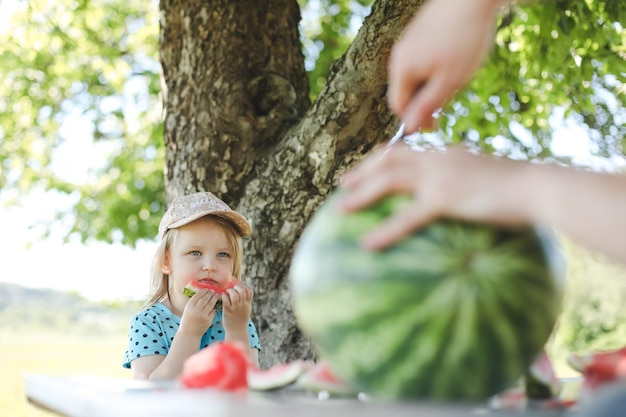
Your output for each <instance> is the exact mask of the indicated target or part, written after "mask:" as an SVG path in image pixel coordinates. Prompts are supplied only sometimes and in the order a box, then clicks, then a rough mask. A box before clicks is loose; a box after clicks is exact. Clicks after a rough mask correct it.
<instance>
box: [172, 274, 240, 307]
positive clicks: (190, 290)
mask: <svg viewBox="0 0 626 417" xmlns="http://www.w3.org/2000/svg"><path fill="white" fill-rule="evenodd" d="M240 283H241V282H240V281H239V280H238V279H237V278H235V277H233V278H231V280H230V281H228V282H227V283H226V285H224V286H223V287H221V286H219V285H217V284H216V283H215V282H213V281H209V280H203V279H201V280H191V282H189V284H187V285H186V286H185V288H184V289H183V294H185V295H186V296H187V297H189V298H191V297H192V296H193V295H194V294H195V293H197V292H198V290H200V289H203V288H205V289H207V290H213V291H215V294H217V295H221V294H224V293H225V292H226V290H228V289H230V288H233V287H234V286H235V285H237V284H240ZM214 308H215V310H221V309H222V300H217V302H216V303H215V307H214Z"/></svg>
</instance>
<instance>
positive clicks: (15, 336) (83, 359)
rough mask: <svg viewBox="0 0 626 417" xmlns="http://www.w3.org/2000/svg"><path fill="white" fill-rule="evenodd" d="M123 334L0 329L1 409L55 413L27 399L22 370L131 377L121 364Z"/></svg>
mask: <svg viewBox="0 0 626 417" xmlns="http://www.w3.org/2000/svg"><path fill="white" fill-rule="evenodd" d="M126 341H127V339H126V334H119V335H105V336H103V337H101V338H95V337H93V336H92V337H88V338H84V337H81V336H79V335H72V334H62V333H49V334H46V333H32V332H27V333H20V332H11V333H5V332H3V333H0V369H1V370H2V376H1V377H0V410H2V415H5V416H11V417H58V415H57V414H53V413H50V412H47V411H44V410H41V409H39V408H37V407H35V406H33V405H31V404H29V403H28V401H27V399H26V395H25V392H24V373H25V372H28V373H38V374H46V375H81V374H90V375H105V376H117V377H126V378H130V377H131V374H130V370H127V369H124V368H122V358H123V355H124V350H125V349H126Z"/></svg>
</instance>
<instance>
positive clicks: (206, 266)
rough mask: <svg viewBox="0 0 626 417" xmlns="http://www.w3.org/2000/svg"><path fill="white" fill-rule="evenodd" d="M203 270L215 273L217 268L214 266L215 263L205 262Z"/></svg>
mask: <svg viewBox="0 0 626 417" xmlns="http://www.w3.org/2000/svg"><path fill="white" fill-rule="evenodd" d="M202 270H203V271H215V266H214V265H213V262H211V261H206V262H204V265H203V266H202Z"/></svg>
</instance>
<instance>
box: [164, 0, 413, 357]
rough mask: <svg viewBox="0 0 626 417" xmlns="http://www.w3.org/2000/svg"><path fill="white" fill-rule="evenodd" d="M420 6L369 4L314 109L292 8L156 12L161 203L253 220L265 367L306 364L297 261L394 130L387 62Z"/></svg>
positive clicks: (227, 4)
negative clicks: (325, 210)
mask: <svg viewBox="0 0 626 417" xmlns="http://www.w3.org/2000/svg"><path fill="white" fill-rule="evenodd" d="M421 3H422V1H420V0H413V1H402V0H398V1H393V0H378V1H376V2H375V3H374V5H373V7H372V11H371V14H370V16H368V18H367V19H366V20H365V22H364V24H363V26H362V28H361V30H360V31H359V34H358V35H357V37H356V39H355V40H354V42H353V44H352V45H351V47H350V48H349V49H348V51H347V52H346V53H345V54H344V56H343V57H342V58H341V59H339V60H338V61H337V62H336V63H335V64H334V65H333V68H332V73H331V76H330V77H329V78H328V83H327V85H326V87H325V88H324V90H323V91H322V92H321V93H320V95H319V97H318V99H317V100H316V102H315V103H313V104H312V105H311V104H310V102H309V99H308V81H307V78H306V72H305V70H304V59H303V55H302V46H301V44H300V41H299V34H298V22H299V20H300V9H299V7H298V3H297V1H296V0H278V1H274V2H268V1H258V0H249V1H237V2H233V1H229V0H219V1H211V2H203V1H200V0H195V1H185V2H177V1H174V0H162V1H161V4H160V8H161V39H160V53H161V63H162V67H163V76H164V80H165V84H166V87H167V91H166V94H164V100H165V112H166V114H165V123H164V130H165V145H166V164H167V166H166V169H165V178H166V190H167V195H168V201H171V200H172V199H173V198H175V197H176V196H178V195H180V194H183V193H186V192H193V191H196V190H207V191H212V192H215V193H216V194H218V195H219V196H221V197H222V198H223V199H224V201H226V202H227V203H228V204H229V205H231V207H234V208H236V209H237V210H238V211H240V212H242V213H244V214H245V215H246V216H247V217H249V218H250V219H251V221H252V225H253V236H252V237H251V238H250V239H248V240H246V241H245V242H244V257H245V261H244V262H245V270H244V279H245V282H246V283H248V284H250V285H252V286H253V288H254V290H255V298H254V305H253V320H254V321H255V323H256V325H257V327H258V329H259V333H260V338H261V342H262V344H263V351H262V352H261V355H260V358H261V364H262V366H266V367H267V366H270V365H272V364H274V363H278V362H285V361H288V360H292V359H294V358H310V357H313V356H314V351H313V349H312V346H311V345H310V343H309V341H308V340H307V339H306V338H305V337H303V335H302V334H301V333H300V332H299V330H298V328H297V325H296V322H295V319H294V316H293V313H292V309H291V298H290V293H289V282H288V269H289V264H290V260H291V257H292V255H293V250H294V247H295V244H296V243H297V239H298V237H299V236H300V234H301V232H302V230H303V228H304V226H305V224H306V222H307V220H308V219H309V217H310V216H311V215H312V214H313V213H314V212H315V210H316V209H317V207H318V206H319V205H320V204H321V203H322V202H323V200H324V198H325V196H326V195H327V194H328V193H329V192H330V191H331V190H332V189H333V188H334V187H335V186H336V183H337V178H338V176H339V174H340V173H341V172H343V171H344V170H345V169H346V168H347V167H349V166H350V165H351V164H353V163H354V162H356V161H358V160H360V159H361V158H362V157H363V156H364V155H365V154H366V153H367V152H368V151H369V150H370V149H371V148H372V147H373V146H374V144H376V143H379V142H381V141H383V140H386V139H388V138H389V137H390V136H391V135H392V134H393V132H394V131H395V129H396V128H397V123H398V122H397V120H395V119H394V117H393V116H392V115H391V114H390V112H389V110H388V108H387V104H386V97H385V93H386V86H387V84H386V81H387V72H386V70H387V60H388V56H389V51H390V47H391V45H392V44H393V42H394V41H395V39H396V38H397V37H398V36H399V35H400V32H401V30H402V28H403V27H404V26H405V25H406V23H407V22H408V20H409V19H410V18H411V17H412V15H413V14H414V12H415V11H416V10H417V7H418V6H419V5H421ZM320 261H321V262H323V260H320Z"/></svg>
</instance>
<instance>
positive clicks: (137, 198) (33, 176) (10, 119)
mask: <svg viewBox="0 0 626 417" xmlns="http://www.w3.org/2000/svg"><path fill="white" fill-rule="evenodd" d="M157 33H158V25H157V5H156V3H155V2H151V1H149V0H144V1H140V2H127V1H123V0H115V1H102V0H82V1H79V2H74V1H57V2H54V3H49V2H45V1H39V0H37V1H29V2H28V3H24V4H22V3H20V4H18V7H17V9H16V11H15V14H14V16H13V20H12V22H11V25H10V26H9V28H8V29H7V30H5V31H3V32H0V41H1V42H2V45H3V49H2V53H1V54H0V71H1V73H2V77H1V81H0V97H4V100H3V101H0V188H1V189H3V191H4V193H5V196H4V198H5V199H8V200H11V199H18V198H19V197H20V196H22V195H24V194H25V193H27V192H29V191H30V190H33V189H44V190H57V191H59V192H61V193H63V194H67V195H69V196H71V198H72V200H73V201H74V202H75V206H74V209H73V210H71V211H70V212H62V213H58V214H57V218H65V219H66V220H68V223H67V224H69V225H71V226H70V227H69V230H68V234H69V233H77V234H78V235H79V236H80V237H81V239H82V240H83V241H84V240H87V239H88V238H93V239H97V240H103V241H107V242H112V241H120V242H122V243H125V244H129V245H134V244H135V242H136V241H137V239H140V238H145V237H153V235H154V230H156V222H157V221H158V220H157V218H158V216H154V213H159V212H161V211H162V204H163V201H164V185H163V161H164V149H163V139H162V137H163V134H162V124H161V120H160V105H159V96H158V95H159V91H160V83H159V76H158V64H157V63H156V56H157V40H158V34H157ZM71 140H73V141H78V142H83V143H86V144H89V148H88V149H90V151H89V154H90V155H72V156H71V157H70V158H69V160H68V157H65V158H62V155H61V153H60V152H59V150H61V149H62V148H63V144H64V143H66V142H68V141H71ZM102 149H107V150H108V155H107V159H103V160H102V161H101V163H99V164H98V165H97V166H93V167H90V169H89V170H88V172H85V173H80V172H78V173H74V174H77V175H74V177H78V179H77V178H71V179H68V178H67V177H63V176H60V175H59V174H58V173H57V172H56V170H55V168H58V167H59V165H63V164H68V163H72V162H73V161H72V159H73V158H76V159H78V160H80V159H82V158H88V159H89V160H91V159H93V155H94V154H98V153H102V152H103V151H102Z"/></svg>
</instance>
